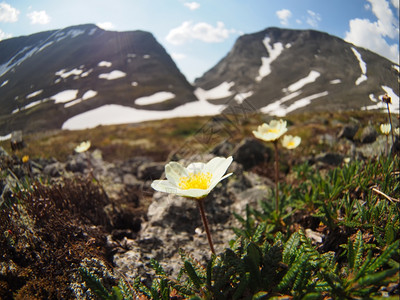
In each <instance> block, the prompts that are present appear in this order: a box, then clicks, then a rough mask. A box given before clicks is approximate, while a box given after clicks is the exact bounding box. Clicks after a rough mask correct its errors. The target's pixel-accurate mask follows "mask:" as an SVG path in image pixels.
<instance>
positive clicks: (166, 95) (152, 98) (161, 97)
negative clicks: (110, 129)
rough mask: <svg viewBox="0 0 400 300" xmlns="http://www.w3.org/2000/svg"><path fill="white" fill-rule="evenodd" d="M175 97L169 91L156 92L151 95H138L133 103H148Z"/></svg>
mask: <svg viewBox="0 0 400 300" xmlns="http://www.w3.org/2000/svg"><path fill="white" fill-rule="evenodd" d="M173 98H175V94H173V93H171V92H158V93H155V94H153V95H151V96H146V97H140V98H137V99H136V100H135V104H137V105H149V104H155V103H160V102H164V101H166V100H169V99H173Z"/></svg>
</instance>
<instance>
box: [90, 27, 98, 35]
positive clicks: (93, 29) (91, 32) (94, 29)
mask: <svg viewBox="0 0 400 300" xmlns="http://www.w3.org/2000/svg"><path fill="white" fill-rule="evenodd" d="M96 30H97V28H92V29H90V31H89V33H88V34H89V35H93V34H94V33H95V32H96Z"/></svg>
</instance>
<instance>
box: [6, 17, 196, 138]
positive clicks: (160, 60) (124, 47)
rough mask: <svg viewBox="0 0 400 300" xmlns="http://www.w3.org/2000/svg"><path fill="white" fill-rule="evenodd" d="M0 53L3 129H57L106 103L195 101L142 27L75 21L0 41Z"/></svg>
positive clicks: (169, 104) (166, 107)
mask: <svg viewBox="0 0 400 300" xmlns="http://www.w3.org/2000/svg"><path fill="white" fill-rule="evenodd" d="M0 53H1V54H0V103H1V105H0V131H1V132H0V135H1V134H7V133H9V132H11V131H12V130H16V129H23V130H25V131H37V130H45V129H54V128H61V126H62V125H63V123H64V122H65V121H66V120H68V119H69V118H71V117H73V116H76V115H78V114H80V113H82V112H85V111H89V110H93V109H95V108H99V107H101V106H103V105H106V104H107V105H110V104H116V105H124V106H127V107H133V108H138V109H142V108H145V109H146V110H152V109H155V108H156V109H157V110H170V109H173V108H175V107H177V106H180V105H182V104H184V103H187V102H190V101H196V100H197V98H196V97H195V96H194V94H193V87H192V86H191V85H190V84H189V83H188V81H187V80H186V78H185V77H184V76H183V75H182V73H181V72H180V71H179V70H178V68H177V66H176V64H175V62H174V61H173V60H172V59H171V57H170V56H169V55H168V54H167V52H166V51H165V50H164V48H163V47H162V46H161V45H160V44H159V43H158V42H157V41H156V40H155V38H154V37H153V35H152V34H151V33H148V32H144V31H129V32H112V31H104V30H102V29H100V28H98V27H97V26H95V25H90V24H89V25H80V26H74V27H68V28H65V29H61V30H54V31H47V32H41V33H37V34H33V35H29V36H22V37H16V38H11V39H7V40H4V41H1V42H0ZM149 96H153V98H151V99H147V98H141V97H149ZM138 99H142V100H138ZM161 100H163V101H162V103H159V102H160V101H161ZM164 100H165V101H164ZM155 102H157V104H156V107H155V104H154V103H155ZM115 117H118V116H115Z"/></svg>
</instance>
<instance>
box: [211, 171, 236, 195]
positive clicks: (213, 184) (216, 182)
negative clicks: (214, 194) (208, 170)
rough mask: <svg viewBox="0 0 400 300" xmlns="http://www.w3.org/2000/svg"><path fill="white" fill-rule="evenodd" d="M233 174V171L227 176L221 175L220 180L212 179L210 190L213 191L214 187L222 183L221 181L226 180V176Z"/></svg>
mask: <svg viewBox="0 0 400 300" xmlns="http://www.w3.org/2000/svg"><path fill="white" fill-rule="evenodd" d="M232 174H233V173H228V174H226V175H225V176H223V177H221V178H220V179H219V180H215V181H212V182H211V184H210V186H209V187H208V190H210V191H211V190H212V189H213V188H215V186H216V185H217V184H218V183H220V182H221V181H222V180H224V179H225V178H227V177H229V176H231V175H232Z"/></svg>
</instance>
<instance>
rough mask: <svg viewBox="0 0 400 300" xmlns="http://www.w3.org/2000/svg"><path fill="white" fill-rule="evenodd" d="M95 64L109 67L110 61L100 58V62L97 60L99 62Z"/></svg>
mask: <svg viewBox="0 0 400 300" xmlns="http://www.w3.org/2000/svg"><path fill="white" fill-rule="evenodd" d="M97 66H99V67H106V68H109V67H111V66H112V62H109V61H105V60H102V61H101V62H99V63H98V64H97Z"/></svg>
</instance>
